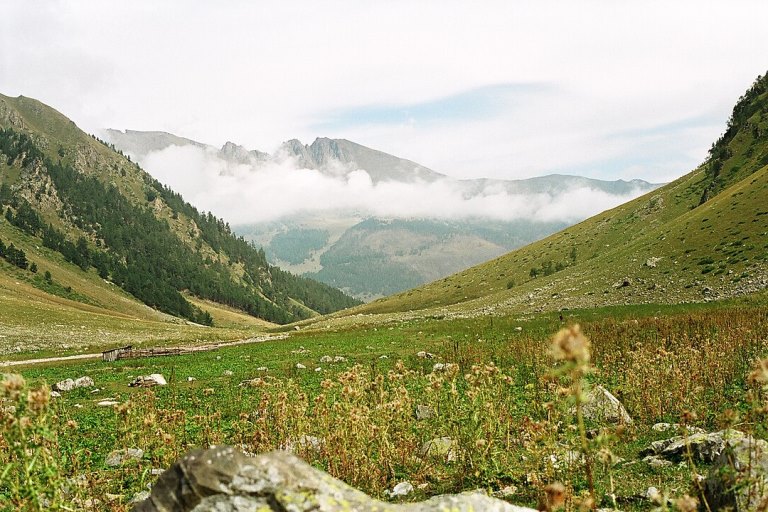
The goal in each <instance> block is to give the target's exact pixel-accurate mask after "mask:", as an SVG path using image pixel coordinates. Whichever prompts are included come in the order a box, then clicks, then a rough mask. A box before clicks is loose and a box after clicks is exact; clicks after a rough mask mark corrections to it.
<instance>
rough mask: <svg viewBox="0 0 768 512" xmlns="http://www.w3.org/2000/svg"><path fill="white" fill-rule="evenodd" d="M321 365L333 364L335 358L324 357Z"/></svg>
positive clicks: (321, 359)
mask: <svg viewBox="0 0 768 512" xmlns="http://www.w3.org/2000/svg"><path fill="white" fill-rule="evenodd" d="M320 362H321V363H330V362H333V358H332V357H331V356H323V357H321V358H320Z"/></svg>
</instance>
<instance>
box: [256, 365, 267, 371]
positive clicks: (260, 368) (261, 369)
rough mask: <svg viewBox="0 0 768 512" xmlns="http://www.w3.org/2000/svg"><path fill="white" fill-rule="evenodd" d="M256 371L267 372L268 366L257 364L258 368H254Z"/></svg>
mask: <svg viewBox="0 0 768 512" xmlns="http://www.w3.org/2000/svg"><path fill="white" fill-rule="evenodd" d="M256 371H257V372H268V371H269V368H267V367H266V366H259V367H258V368H256Z"/></svg>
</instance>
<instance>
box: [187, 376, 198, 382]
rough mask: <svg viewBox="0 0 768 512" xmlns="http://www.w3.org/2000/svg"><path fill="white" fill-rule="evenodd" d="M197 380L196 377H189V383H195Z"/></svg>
mask: <svg viewBox="0 0 768 512" xmlns="http://www.w3.org/2000/svg"><path fill="white" fill-rule="evenodd" d="M196 380H197V379H196V378H194V377H187V382H195V381H196Z"/></svg>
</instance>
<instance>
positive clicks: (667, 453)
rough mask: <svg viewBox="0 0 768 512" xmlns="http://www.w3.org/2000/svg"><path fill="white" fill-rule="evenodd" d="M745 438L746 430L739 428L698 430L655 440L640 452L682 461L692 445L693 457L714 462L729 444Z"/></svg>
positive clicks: (645, 454)
mask: <svg viewBox="0 0 768 512" xmlns="http://www.w3.org/2000/svg"><path fill="white" fill-rule="evenodd" d="M740 439H744V432H740V431H738V430H720V431H719V432H696V433H694V434H691V435H689V436H675V437H671V438H669V439H664V440H661V441H654V442H652V443H651V444H650V446H648V447H647V448H645V449H644V450H643V451H641V452H640V455H641V456H655V457H657V458H661V459H664V460H668V461H671V462H681V461H684V460H685V459H686V458H687V456H688V455H687V450H688V447H690V450H691V457H693V460H695V461H697V462H705V463H712V462H714V461H715V460H717V459H718V458H719V457H720V454H721V453H723V450H724V449H725V447H726V446H727V445H732V444H733V443H736V442H738V441H739V440H740Z"/></svg>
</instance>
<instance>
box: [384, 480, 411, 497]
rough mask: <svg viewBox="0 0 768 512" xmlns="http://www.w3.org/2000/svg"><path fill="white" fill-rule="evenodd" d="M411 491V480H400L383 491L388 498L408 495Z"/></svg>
mask: <svg viewBox="0 0 768 512" xmlns="http://www.w3.org/2000/svg"><path fill="white" fill-rule="evenodd" d="M412 492H413V484H412V483H411V482H408V481H405V482H400V483H399V484H397V485H396V486H394V487H393V488H392V490H391V491H384V494H386V495H387V496H389V497H390V498H396V497H398V496H408V495H409V494H411V493H412Z"/></svg>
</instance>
